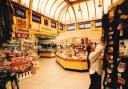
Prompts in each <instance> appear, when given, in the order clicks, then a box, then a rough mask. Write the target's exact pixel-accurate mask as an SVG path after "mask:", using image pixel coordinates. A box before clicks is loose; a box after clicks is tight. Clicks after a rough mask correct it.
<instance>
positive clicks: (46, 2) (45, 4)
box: [43, 0, 49, 15]
mask: <svg viewBox="0 0 128 89" xmlns="http://www.w3.org/2000/svg"><path fill="white" fill-rule="evenodd" d="M48 2H49V0H47V2H46V4H45V6H44V10H43V11H44V15H45V10H46V6H47V4H48Z"/></svg>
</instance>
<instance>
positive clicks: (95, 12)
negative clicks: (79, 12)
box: [93, 0, 97, 19]
mask: <svg viewBox="0 0 128 89" xmlns="http://www.w3.org/2000/svg"><path fill="white" fill-rule="evenodd" d="M93 2H94V9H95V18H94V19H97V16H96V3H95V0H93Z"/></svg>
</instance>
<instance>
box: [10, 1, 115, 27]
mask: <svg viewBox="0 0 128 89" xmlns="http://www.w3.org/2000/svg"><path fill="white" fill-rule="evenodd" d="M12 1H14V2H17V3H18V0H12ZM116 1H117V0H32V9H33V10H34V11H36V12H39V13H41V14H43V15H45V16H47V17H49V18H52V19H54V20H57V21H60V22H62V23H64V24H70V23H75V21H77V22H84V21H89V20H95V19H101V18H102V15H103V13H106V12H107V10H108V6H109V5H111V4H112V3H114V2H116ZM29 3H30V0H21V4H22V5H24V6H25V7H28V8H29Z"/></svg>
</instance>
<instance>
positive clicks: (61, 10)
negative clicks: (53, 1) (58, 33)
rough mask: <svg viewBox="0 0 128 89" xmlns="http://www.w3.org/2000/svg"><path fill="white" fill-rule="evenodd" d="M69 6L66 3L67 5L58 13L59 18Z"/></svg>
mask: <svg viewBox="0 0 128 89" xmlns="http://www.w3.org/2000/svg"><path fill="white" fill-rule="evenodd" d="M67 7H68V5H65V6H64V7H63V8H62V9H61V10H60V12H59V14H58V20H59V18H60V16H61V14H62V12H63V11H64V10H65V9H66V8H67Z"/></svg>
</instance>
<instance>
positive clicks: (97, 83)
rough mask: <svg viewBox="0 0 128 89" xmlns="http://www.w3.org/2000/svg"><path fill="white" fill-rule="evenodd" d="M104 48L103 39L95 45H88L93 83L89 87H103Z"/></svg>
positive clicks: (95, 88)
mask: <svg viewBox="0 0 128 89" xmlns="http://www.w3.org/2000/svg"><path fill="white" fill-rule="evenodd" d="M103 50H104V44H103V42H102V40H101V41H100V42H99V44H97V45H96V47H94V46H93V45H92V44H89V45H88V46H87V51H88V65H89V75H90V80H91V84H90V87H89V89H101V76H102V60H101V54H102V51H103Z"/></svg>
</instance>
